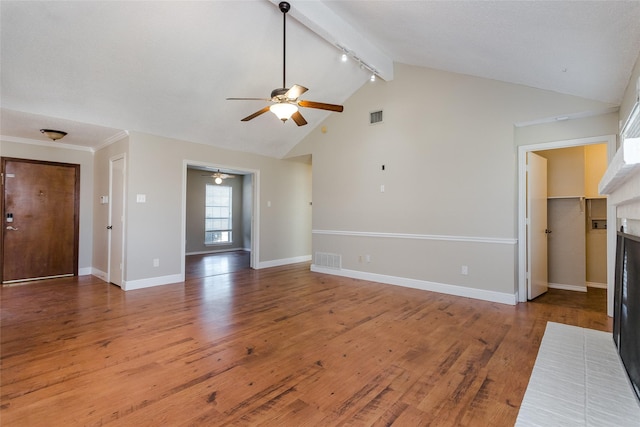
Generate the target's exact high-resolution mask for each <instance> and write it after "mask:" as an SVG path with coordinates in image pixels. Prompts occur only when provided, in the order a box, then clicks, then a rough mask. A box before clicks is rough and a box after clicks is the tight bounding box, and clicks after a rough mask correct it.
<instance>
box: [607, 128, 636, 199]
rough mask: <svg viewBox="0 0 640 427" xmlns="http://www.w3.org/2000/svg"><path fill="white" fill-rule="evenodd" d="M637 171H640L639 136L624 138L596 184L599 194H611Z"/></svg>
mask: <svg viewBox="0 0 640 427" xmlns="http://www.w3.org/2000/svg"><path fill="white" fill-rule="evenodd" d="M638 171H640V138H626V139H625V140H624V141H622V144H620V148H619V149H618V152H617V153H616V155H615V156H614V157H613V160H611V163H609V167H608V168H607V171H606V172H605V174H604V176H603V177H602V180H601V181H600V184H599V185H598V191H599V192H600V194H612V193H613V192H615V191H616V190H617V189H618V188H620V187H621V186H622V184H624V183H625V182H626V181H627V180H628V179H630V178H631V177H632V176H633V175H634V174H635V173H637V172H638Z"/></svg>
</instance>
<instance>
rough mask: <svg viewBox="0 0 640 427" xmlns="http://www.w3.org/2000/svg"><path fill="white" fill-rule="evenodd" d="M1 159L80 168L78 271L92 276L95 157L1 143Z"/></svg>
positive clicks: (74, 151) (29, 145)
mask: <svg viewBox="0 0 640 427" xmlns="http://www.w3.org/2000/svg"><path fill="white" fill-rule="evenodd" d="M0 156H3V157H16V158H21V159H33V160H42V161H49V162H61V163H73V164H79V165H80V236H79V240H80V241H79V249H78V270H79V272H80V274H90V273H91V260H92V234H93V204H92V199H93V153H92V152H90V151H86V150H75V149H66V148H58V147H55V145H54V144H53V143H52V144H51V146H49V145H48V144H47V143H45V144H27V143H16V142H9V141H0Z"/></svg>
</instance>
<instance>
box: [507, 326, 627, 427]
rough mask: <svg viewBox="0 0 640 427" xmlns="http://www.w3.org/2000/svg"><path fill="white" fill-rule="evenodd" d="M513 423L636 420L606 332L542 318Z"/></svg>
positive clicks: (594, 425) (599, 425) (595, 424)
mask: <svg viewBox="0 0 640 427" xmlns="http://www.w3.org/2000/svg"><path fill="white" fill-rule="evenodd" d="M516 426H517V427H529V426H544V427H553V426H562V427H570V426H588V427H604V426H616V427H625V426H630V427H631V426H634V427H638V426H640V403H639V402H638V400H637V399H636V396H635V394H634V392H633V390H632V388H631V384H630V382H629V379H628V378H627V375H626V372H625V371H624V367H623V366H622V362H621V361H620V358H619V357H618V354H617V352H616V348H615V344H614V342H613V337H612V334H611V333H610V332H601V331H596V330H593V329H585V328H579V327H576V326H569V325H563V324H560V323H554V322H548V323H547V327H546V329H545V333H544V336H543V337H542V343H541V344H540V350H539V351H538V356H537V358H536V363H535V365H534V367H533V372H532V373H531V378H530V379H529V385H528V386H527V390H526V392H525V395H524V399H523V401H522V405H521V406H520V412H519V413H518V418H517V420H516Z"/></svg>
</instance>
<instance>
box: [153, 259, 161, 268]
mask: <svg viewBox="0 0 640 427" xmlns="http://www.w3.org/2000/svg"><path fill="white" fill-rule="evenodd" d="M153 266H154V267H160V259H158V258H154V259H153Z"/></svg>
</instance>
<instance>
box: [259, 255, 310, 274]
mask: <svg viewBox="0 0 640 427" xmlns="http://www.w3.org/2000/svg"><path fill="white" fill-rule="evenodd" d="M309 261H311V255H303V256H298V257H293V258H283V259H274V260H272V261H263V262H259V263H258V266H257V267H256V270H259V269H261V268H270V267H279V266H281V265H289V264H297V263H299V262H309Z"/></svg>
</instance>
